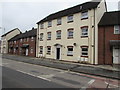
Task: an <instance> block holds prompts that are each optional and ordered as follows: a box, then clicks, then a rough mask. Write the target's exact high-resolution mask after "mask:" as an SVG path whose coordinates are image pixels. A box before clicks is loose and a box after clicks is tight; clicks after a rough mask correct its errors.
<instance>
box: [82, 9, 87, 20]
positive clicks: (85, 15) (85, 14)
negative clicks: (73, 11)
mask: <svg viewBox="0 0 120 90" xmlns="http://www.w3.org/2000/svg"><path fill="white" fill-rule="evenodd" d="M87 18H88V11H86V12H82V13H81V19H87Z"/></svg>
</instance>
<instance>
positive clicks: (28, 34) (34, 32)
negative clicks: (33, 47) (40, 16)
mask: <svg viewBox="0 0 120 90" xmlns="http://www.w3.org/2000/svg"><path fill="white" fill-rule="evenodd" d="M36 35H37V29H34V28H33V29H32V30H29V31H26V32H25V33H21V34H18V35H16V36H15V37H13V38H11V39H10V40H9V41H15V40H18V39H21V38H27V37H34V36H36Z"/></svg>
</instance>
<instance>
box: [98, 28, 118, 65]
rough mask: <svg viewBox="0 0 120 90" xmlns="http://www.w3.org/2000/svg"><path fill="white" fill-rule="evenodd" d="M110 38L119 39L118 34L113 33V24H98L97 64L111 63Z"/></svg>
mask: <svg viewBox="0 0 120 90" xmlns="http://www.w3.org/2000/svg"><path fill="white" fill-rule="evenodd" d="M110 40H120V34H119V35H116V34H114V26H99V30H98V64H112V63H113V60H112V55H113V52H112V49H110Z"/></svg>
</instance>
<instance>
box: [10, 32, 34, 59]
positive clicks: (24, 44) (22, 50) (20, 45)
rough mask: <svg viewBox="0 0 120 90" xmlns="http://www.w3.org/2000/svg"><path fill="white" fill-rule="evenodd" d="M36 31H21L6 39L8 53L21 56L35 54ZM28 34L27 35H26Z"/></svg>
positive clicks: (32, 55)
mask: <svg viewBox="0 0 120 90" xmlns="http://www.w3.org/2000/svg"><path fill="white" fill-rule="evenodd" d="M33 32H34V33H35V32H36V31H35V30H34V31H32V30H31V31H30V32H29V31H28V32H25V33H22V34H20V35H18V36H16V37H14V38H13V39H11V40H9V41H8V48H9V50H8V53H9V54H14V55H22V56H31V57H35V56H36V35H34V34H33ZM35 34H36V33H35ZM27 35H28V36H27Z"/></svg>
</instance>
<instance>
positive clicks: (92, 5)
mask: <svg viewBox="0 0 120 90" xmlns="http://www.w3.org/2000/svg"><path fill="white" fill-rule="evenodd" d="M97 1H98V2H96V0H93V1H89V2H86V3H83V4H79V5H77V6H74V7H71V8H68V9H65V10H62V11H59V12H56V13H53V14H50V15H49V16H47V17H45V18H44V19H42V20H40V21H39V22H37V24H39V23H43V22H45V21H49V20H53V19H57V18H61V17H63V16H68V15H71V14H75V13H78V12H83V11H86V10H89V9H93V8H96V7H97V6H98V4H99V3H100V1H101V0H97Z"/></svg>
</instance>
